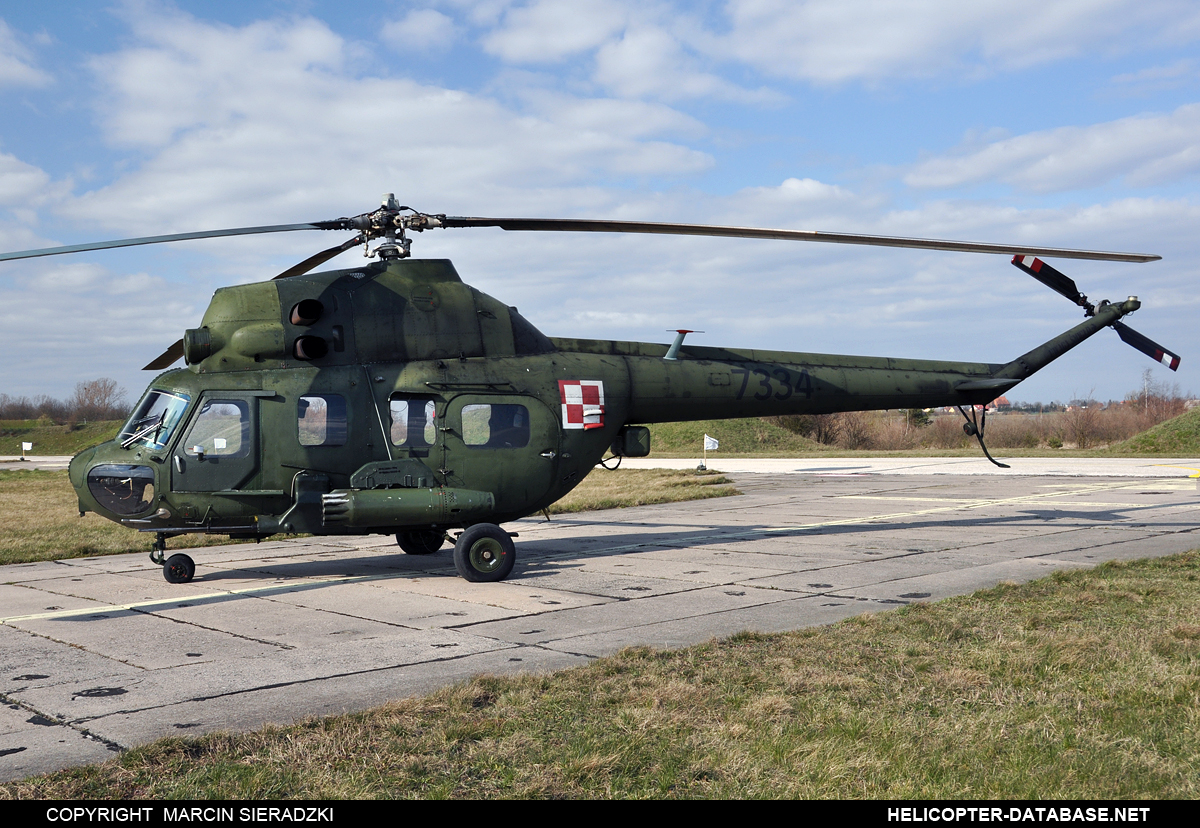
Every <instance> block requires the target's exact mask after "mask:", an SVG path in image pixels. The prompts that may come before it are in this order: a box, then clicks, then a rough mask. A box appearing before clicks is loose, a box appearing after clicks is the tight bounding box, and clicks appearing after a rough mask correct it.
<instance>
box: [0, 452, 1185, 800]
mask: <svg viewBox="0 0 1200 828" xmlns="http://www.w3.org/2000/svg"><path fill="white" fill-rule="evenodd" d="M744 462H751V463H753V462H758V463H760V464H763V463H765V464H766V466H767V467H768V469H767V472H766V473H762V472H761V471H760V472H737V473H736V474H735V475H734V476H735V480H736V481H737V482H738V484H739V485H740V486H742V488H743V490H744V491H745V492H746V493H747V494H746V495H744V496H742V497H736V498H722V499H718V500H707V501H696V502H692V503H683V504H668V505H664V506H650V507H641V508H636V509H625V510H618V511H610V512H595V513H588V514H581V515H572V516H569V517H564V518H561V519H557V518H556V519H555V520H553V521H551V522H549V523H547V522H546V521H545V520H544V519H543V518H540V517H539V518H537V519H526V520H522V521H517V522H515V523H513V524H510V525H508V527H507V528H509V529H510V530H514V531H517V532H519V535H520V536H519V537H518V539H517V549H518V561H517V566H516V568H515V569H514V571H513V575H512V577H511V578H510V579H509V580H508V581H505V582H504V583H499V584H470V583H467V582H465V581H463V580H461V579H460V578H458V577H457V576H456V574H455V572H454V568H453V564H452V560H451V556H450V550H449V548H447V549H444V550H442V551H441V552H440V553H437V554H434V555H429V556H408V555H403V554H399V553H398V551H397V548H396V545H395V541H394V538H392V537H390V536H376V537H363V538H307V539H280V540H275V541H270V542H267V543H262V544H238V545H232V546H225V547H208V548H203V549H198V550H195V551H194V553H191V554H192V555H193V557H194V558H195V559H196V562H197V567H198V569H197V578H196V580H195V581H193V582H192V583H190V584H186V585H174V586H173V585H169V584H166V583H165V582H164V581H163V580H162V576H161V571H160V570H159V568H158V567H156V566H154V565H153V564H151V563H150V561H148V560H147V556H146V555H145V554H144V553H138V554H133V555H121V556H112V557H100V558H88V559H80V560H72V561H63V562H51V563H38V564H25V565H16V566H7V567H0V779H12V778H17V777H20V776H23V775H26V774H28V773H32V772H36V771H42V770H49V769H53V768H57V767H66V766H68V765H72V764H80V763H84V762H91V761H96V760H97V759H101V758H104V757H106V756H109V755H111V751H112V750H120V749H124V748H127V747H130V746H133V745H137V744H142V743H144V742H147V741H150V740H152V739H156V738H159V737H162V736H168V735H180V734H193V733H203V732H208V731H212V730H219V729H225V728H234V729H243V728H251V727H256V726H259V725H261V724H263V723H266V722H288V721H293V720H296V719H298V718H304V717H306V716H313V715H324V714H328V713H339V712H344V711H348V710H360V709H363V708H365V707H369V706H371V705H374V704H378V703H381V702H384V701H386V700H388V699H395V698H400V697H403V696H406V695H410V694H414V693H421V692H426V691H429V690H432V689H434V688H436V687H440V686H443V685H445V684H447V683H450V682H453V681H458V680H461V679H465V678H468V677H470V676H472V675H476V674H478V673H481V672H498V673H510V672H514V671H521V670H550V669H558V668H561V667H567V666H571V665H575V664H582V663H585V662H586V661H587V660H588V659H590V658H594V657H596V656H600V655H604V654H609V653H613V652H616V651H617V650H619V649H621V648H622V647H626V646H630V645H649V646H656V647H676V646H683V645H685V644H693V643H696V642H700V641H705V640H707V639H709V638H712V637H726V636H729V635H732V634H734V633H737V632H740V631H742V630H747V629H751V630H761V631H768V632H773V631H779V630H788V629H796V628H799V627H803V626H806V625H813V624H828V623H832V622H835V621H837V620H840V619H843V618H846V617H849V616H852V615H855V614H858V613H861V612H864V611H879V610H886V609H888V608H892V607H896V606H899V605H902V604H904V603H909V602H912V601H924V600H936V599H938V598H941V597H945V596H949V595H955V594H960V593H964V592H969V591H972V590H974V589H977V588H979V587H989V586H993V585H995V584H996V583H998V582H1001V581H1023V580H1027V579H1030V578H1035V577H1039V576H1042V575H1045V574H1047V573H1049V572H1052V571H1054V570H1056V569H1064V568H1066V569H1072V568H1078V567H1080V566H1086V565H1094V564H1096V563H1100V562H1101V561H1104V560H1110V559H1122V560H1125V559H1130V558H1135V557H1147V556H1154V555H1165V554H1170V553H1174V552H1178V551H1182V550H1184V549H1189V548H1193V547H1195V546H1200V493H1197V492H1196V489H1195V486H1194V481H1192V480H1190V479H1188V478H1187V477H1186V475H1187V474H1191V473H1192V472H1190V471H1188V470H1186V469H1179V468H1176V469H1168V468H1166V467H1167V466H1169V465H1171V464H1170V463H1168V462H1164V463H1161V464H1147V463H1146V462H1145V461H1140V460H1139V461H1130V462H1129V463H1127V465H1126V467H1122V466H1120V464H1118V465H1117V466H1113V465H1111V464H1108V465H1103V464H1095V465H1094V468H1095V469H1101V470H1104V471H1105V473H1106V474H1117V475H1119V476H1094V475H1092V476H1088V475H1087V474H1083V475H1080V474H1079V473H1078V472H1079V468H1078V467H1075V468H1076V475H1075V476H1072V477H1065V476H1063V473H1064V471H1065V469H1063V468H1051V469H1050V470H1048V471H1045V472H1042V473H1038V474H1033V475H1031V474H1025V473H1021V472H1019V471H1018V472H1014V473H1002V474H996V473H992V472H991V471H990V468H991V467H989V468H980V469H977V470H976V469H975V467H973V466H972V465H971V464H972V463H975V461H972V460H964V459H962V458H949V459H943V460H937V462H933V463H925V462H923V460H922V459H921V458H917V459H916V460H914V459H912V458H902V459H899V460H896V459H889V460H887V461H874V460H870V459H859V458H854V459H853V460H841V461H834V460H823V461H819V462H809V461H795V460H788V461H744ZM981 462H986V461H981ZM1075 462H1076V461H1072V463H1075ZM1108 462H1109V461H1105V463H1108ZM772 464H774V465H772ZM631 465H632V464H631ZM712 465H713V466H717V465H718V462H717V461H716V460H714V461H713V463H712ZM1014 465H1016V464H1014ZM1033 465H1034V464H1032V463H1029V464H1027V463H1026V462H1025V461H1021V468H1028V467H1031V466H1033ZM1084 465H1086V464H1084ZM1174 465H1181V466H1187V467H1189V468H1200V462H1197V461H1191V460H1186V461H1179V462H1178V463H1175V464H1174ZM783 467H787V469H791V471H788V470H787V469H785V471H784V472H779V471H778V470H777V469H779V468H783ZM851 467H853V468H851ZM772 469H775V470H772ZM889 469H890V470H889ZM1113 469H1116V471H1113ZM797 470H798V471H797ZM931 470H932V471H934V472H936V473H931ZM984 471H986V472H988V474H987V475H986V476H985V475H983V474H980V473H979V472H984ZM1083 471H1084V472H1086V471H1087V469H1086V468H1085V469H1083ZM1164 475H1167V476H1164ZM1171 475H1173V476H1171Z"/></svg>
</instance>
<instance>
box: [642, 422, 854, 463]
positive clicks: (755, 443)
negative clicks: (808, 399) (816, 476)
mask: <svg viewBox="0 0 1200 828" xmlns="http://www.w3.org/2000/svg"><path fill="white" fill-rule="evenodd" d="M649 428H650V456H651V457H700V456H701V455H702V454H703V452H702V449H703V447H704V435H705V434H708V435H709V436H710V437H715V438H717V440H719V441H720V443H721V447H720V449H718V450H717V451H716V452H709V456H710V457H720V456H721V455H722V454H738V455H758V456H761V457H786V456H796V454H810V453H829V452H836V451H838V449H837V448H836V447H835V446H825V445H822V444H820V443H817V442H815V441H813V440H810V439H808V438H807V437H801V436H800V435H799V434H795V433H793V432H791V431H788V430H787V429H786V428H780V427H779V426H777V425H772V424H771V423H768V422H767V421H766V420H761V419H746V420H700V421H698V422H694V423H655V424H653V425H651V426H649Z"/></svg>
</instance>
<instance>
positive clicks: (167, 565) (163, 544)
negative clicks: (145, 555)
mask: <svg viewBox="0 0 1200 828" xmlns="http://www.w3.org/2000/svg"><path fill="white" fill-rule="evenodd" d="M166 552H167V536H166V535H164V534H163V533H162V532H159V533H158V534H157V535H156V536H155V538H154V546H152V547H151V548H150V560H152V561H153V562H154V563H156V564H158V565H159V566H161V567H162V568H163V577H164V578H166V579H167V583H169V584H186V583H187V582H188V581H190V580H192V578H194V577H196V562H195V561H193V560H192V559H191V558H190V557H189V556H187V555H184V554H182V553H176V554H174V555H172V556H171V557H169V558H168V557H167V556H166Z"/></svg>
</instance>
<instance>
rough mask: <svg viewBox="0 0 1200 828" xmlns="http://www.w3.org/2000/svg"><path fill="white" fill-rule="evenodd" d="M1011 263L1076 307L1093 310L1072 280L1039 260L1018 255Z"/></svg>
mask: <svg viewBox="0 0 1200 828" xmlns="http://www.w3.org/2000/svg"><path fill="white" fill-rule="evenodd" d="M1012 263H1013V264H1014V265H1016V266H1017V267H1019V268H1020V269H1021V270H1023V271H1025V272H1026V273H1028V274H1029V275H1030V276H1032V277H1033V278H1035V279H1037V280H1038V281H1039V282H1041V283H1042V284H1043V285H1045V286H1046V287H1048V288H1050V289H1051V290H1053V291H1056V292H1058V293H1061V294H1062V295H1063V296H1065V297H1067V298H1068V299H1070V300H1071V301H1072V302H1074V303H1075V304H1076V305H1079V307H1081V308H1084V309H1085V310H1093V306H1092V305H1091V304H1090V303H1089V302H1088V300H1087V297H1086V296H1084V295H1083V294H1082V293H1080V292H1079V287H1078V286H1077V285H1076V284H1075V280H1074V279H1072V278H1071V277H1069V276H1067V275H1066V274H1064V273H1062V272H1061V271H1058V270H1055V269H1054V268H1053V267H1051V266H1050V265H1048V264H1046V263H1045V262H1043V261H1042V260H1041V259H1037V258H1034V257H1033V256H1020V255H1018V256H1013V259H1012Z"/></svg>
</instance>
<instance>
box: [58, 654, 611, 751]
mask: <svg viewBox="0 0 1200 828" xmlns="http://www.w3.org/2000/svg"><path fill="white" fill-rule="evenodd" d="M480 638H483V636H480ZM487 640H488V641H492V642H495V643H496V644H499V645H502V646H499V647H496V648H495V649H494V650H481V651H477V652H471V653H462V654H460V655H451V656H445V657H442V658H429V659H422V660H420V661H411V662H406V663H404V664H388V665H384V666H382V667H370V668H367V669H365V670H351V671H349V672H344V673H330V674H328V675H323V676H310V677H309V678H303V679H295V680H292V681H277V682H272V683H270V684H260V685H256V686H254V687H243V688H241V689H239V690H226V691H225V692H223V693H213V694H210V695H207V696H192V697H190V698H186V699H176V700H174V701H170V702H166V703H164V704H156V705H149V706H146V707H133V708H123V709H121V710H110V711H107V712H105V713H98V714H96V715H94V716H83V717H80V718H78V719H76V720H75V721H76V722H94V721H98V720H100V719H107V718H109V717H111V716H128V715H132V714H135V713H145V712H146V711H148V710H166V709H168V708H171V707H175V706H176V705H180V704H190V703H195V702H206V701H213V700H214V699H224V698H230V697H232V696H244V695H246V694H247V693H258V692H262V691H264V690H279V689H282V688H285V687H300V686H303V685H305V684H313V683H316V682H322V681H336V680H338V679H344V678H350V677H352V676H367V675H371V674H372V673H386V672H388V671H390V670H404V669H408V668H411V667H414V666H416V665H418V664H422V665H424V664H442V663H446V662H451V661H462V660H463V659H466V658H472V657H474V656H477V655H481V654H483V653H488V652H492V653H495V652H501V651H503V650H515V649H524V648H531V649H547V648H539V647H537V645H531V644H522V643H521V642H519V641H502V640H500V639H498V638H488V639H487ZM551 652H558V651H551ZM588 657H589V658H593V656H588ZM92 738H98V737H96V736H95V735H93V736H92ZM113 744H116V743H115V742H114V743H113ZM118 747H120V746H118ZM120 749H122V750H124V748H120Z"/></svg>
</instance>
